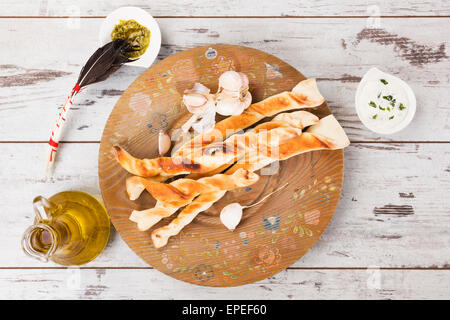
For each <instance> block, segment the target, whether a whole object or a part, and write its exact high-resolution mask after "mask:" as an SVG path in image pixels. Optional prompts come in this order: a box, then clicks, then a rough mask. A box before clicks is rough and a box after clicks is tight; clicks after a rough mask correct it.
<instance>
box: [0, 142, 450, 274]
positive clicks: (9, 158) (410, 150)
mask: <svg viewBox="0 0 450 320" xmlns="http://www.w3.org/2000/svg"><path fill="white" fill-rule="evenodd" d="M45 147H46V144H44V143H32V144H27V143H20V144H14V143H3V144H0V163H1V164H2V173H3V172H14V174H8V175H5V174H2V175H0V185H2V186H5V187H4V188H3V191H2V219H1V220H0V228H1V230H2V233H0V241H1V242H2V243H3V244H4V245H3V254H2V255H1V256H0V267H18V268H22V267H52V266H55V265H54V264H52V263H49V264H43V263H41V262H39V261H35V260H32V259H30V258H28V257H27V256H25V255H24V254H23V253H22V252H21V251H20V247H19V244H20V237H21V235H22V233H23V231H24V230H25V229H26V227H28V225H29V224H31V222H32V220H33V212H32V200H33V198H34V197H35V196H36V195H39V194H42V195H44V196H50V195H52V194H54V193H56V192H59V191H61V190H83V191H86V192H89V193H91V194H93V195H94V196H96V197H100V191H99V188H98V178H97V159H98V147H99V145H98V144H97V143H69V144H62V145H61V154H60V156H61V157H60V158H59V161H60V163H57V165H56V171H55V176H54V177H53V178H52V179H46V178H45V177H44V173H43V172H44V170H43V162H44V155H45V152H44V151H45V150H46V149H45ZM344 155H345V178H344V186H343V192H342V195H341V199H340V201H339V205H338V208H337V210H336V213H335V215H334V217H333V219H332V220H331V222H330V225H329V227H328V228H327V230H326V231H325V232H324V234H323V235H322V237H321V238H320V239H319V241H318V242H317V243H316V245H315V246H314V247H313V248H312V249H311V250H310V251H309V252H308V253H307V254H306V255H305V256H304V257H303V258H302V259H301V260H299V261H298V262H296V263H295V264H294V265H293V267H306V268H308V267H317V268H320V267H324V268H326V267H338V268H352V267H362V268H364V267H368V266H379V267H382V268H402V267H405V268H448V267H450V261H449V258H448V257H449V255H448V254H446V253H445V250H444V249H445V248H448V247H449V246H450V235H449V231H448V227H447V226H448V225H449V223H450V215H449V212H450V204H449V202H448V201H436V199H441V198H442V193H443V192H444V190H449V188H450V171H449V170H450V146H449V144H398V143H397V144H385V143H377V144H367V143H366V144H364V143H363V144H360V143H357V144H352V145H350V146H349V147H348V148H347V149H346V150H345V154H344ZM405 164H408V165H405ZM424 173H426V174H424ZM19 190H20V192H19ZM405 194H407V195H408V197H406V198H405V196H404V195H405ZM387 205H398V206H411V207H412V208H413V210H414V214H410V215H401V214H389V215H388V214H381V215H377V214H375V213H374V208H380V207H384V206H387ZM393 213H394V212H393ZM113 230H114V229H113ZM380 248H383V249H382V250H381V249H380ZM146 266H147V264H145V262H144V261H143V260H141V259H140V258H139V257H138V256H137V255H135V254H134V253H133V251H132V250H131V249H129V248H128V246H127V245H126V244H125V242H123V241H122V240H121V238H120V236H119V235H118V234H117V233H114V232H113V234H112V236H111V241H110V243H109V244H108V246H107V249H106V250H105V251H104V252H103V253H102V254H101V255H100V256H99V257H98V258H97V259H96V260H94V261H93V262H91V263H89V264H88V265H87V267H146Z"/></svg>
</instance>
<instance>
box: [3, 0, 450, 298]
mask: <svg viewBox="0 0 450 320" xmlns="http://www.w3.org/2000/svg"><path fill="white" fill-rule="evenodd" d="M392 2H393V1H372V0H366V1H354V0H341V1H332V0H320V1H312V0H311V1H300V0H297V1H293V0H284V1H266V0H246V1H233V0H221V1H218V0H210V1H198V2H196V1H190V0H166V1H154V0H152V1H148V0H134V1H125V0H120V1H114V4H111V3H112V1H87V0H79V1H76V3H77V5H74V3H75V2H71V1H52V0H41V1H38V0H33V1H31V0H28V1H18V0H1V1H0V15H1V17H0V48H1V51H0V172H1V174H0V187H1V190H2V192H1V196H0V203H1V205H0V208H1V211H0V212H1V213H0V214H1V219H0V231H1V232H0V243H1V249H2V250H1V254H0V298H2V299H5V298H18V299H31V298H39V299H41V298H43V299H55V298H63V299H68V298H77V299H78V298H80V299H106V298H113V299H117V298H120V299H121V298H125V299H192V298H194V299H220V298H222V299H227V298H234V299H236V298H237V299H245V298H253V299H306V298H318V299H325V298H331V299H333V298H334V299H336V298H340V299H348V298H361V299H366V298H377V299H379V298H381V299H400V298H407V299H410V298H438V299H444V298H449V296H450V264H449V257H450V200H449V191H450V123H449V116H450V104H449V103H450V91H449V85H450V61H449V55H450V53H449V49H448V46H449V39H450V2H449V1H446V0H442V1H434V0H433V1H431V0H409V1H408V0H401V1H395V4H394V3H392ZM358 3H359V4H358ZM125 5H136V6H141V7H142V8H144V9H147V10H149V11H150V12H151V13H152V14H153V15H154V16H155V17H156V18H157V20H158V23H159V24H160V27H161V30H162V36H163V45H162V49H161V52H160V56H159V59H162V58H165V57H167V56H168V55H170V54H173V53H175V52H178V51H180V50H184V49H187V48H192V47H195V46H199V45H206V44H212V43H230V44H240V45H246V46H250V47H254V48H257V49H261V50H264V51H267V52H269V53H271V54H274V55H276V56H278V57H280V58H281V59H284V60H285V61H287V62H288V63H290V64H292V65H293V66H295V67H296V68H298V69H299V70H300V71H302V72H303V73H304V74H305V75H306V76H308V77H317V78H318V83H319V87H320V89H321V91H322V93H323V94H324V96H325V97H326V98H327V99H328V101H329V104H330V106H331V107H332V109H333V112H334V114H335V115H336V117H337V118H338V119H339V120H340V122H341V124H342V125H343V126H344V128H345V130H346V132H347V133H348V135H349V137H350V139H351V141H352V145H351V146H350V147H349V148H347V149H346V151H345V182H344V188H343V192H342V197H341V200H340V203H339V206H338V209H337V211H336V214H335V216H334V218H333V220H332V222H331V224H330V225H329V227H328V229H327V230H326V232H325V233H324V235H323V236H322V238H321V239H320V240H319V241H318V242H317V244H316V245H315V246H314V247H313V248H312V249H311V250H310V251H309V252H308V253H307V254H306V255H305V256H304V257H303V258H302V259H301V260H299V261H298V262H296V263H295V264H294V265H292V266H291V267H290V268H288V269H287V270H285V271H283V272H281V273H279V274H278V275H276V276H275V277H272V278H269V279H266V280H264V281H261V282H258V283H254V284H251V285H247V286H245V287H235V288H206V287H198V286H194V285H190V284H186V283H182V282H180V281H177V280H174V279H172V278H169V277H168V276H166V275H164V274H162V273H160V272H159V271H157V270H154V269H152V268H151V267H149V266H148V265H146V264H145V263H144V262H143V261H142V260H141V259H140V258H139V257H137V256H136V255H135V254H134V253H133V251H131V250H130V249H129V248H128V247H127V245H126V244H125V243H124V242H123V241H122V240H121V239H120V236H119V235H118V234H117V233H113V235H112V238H111V241H110V243H109V245H108V247H107V249H106V250H105V251H104V252H103V253H102V255H101V256H99V257H98V258H97V259H96V260H95V261H93V262H91V263H89V264H88V265H85V266H83V267H82V268H81V269H76V268H75V269H67V268H63V267H60V266H57V265H54V264H51V263H49V264H43V263H40V262H38V261H35V260H32V259H30V258H28V257H26V256H25V255H24V254H23V253H22V252H21V250H20V237H21V235H22V233H23V231H24V230H25V228H26V227H27V226H28V225H29V224H30V223H31V222H32V219H33V212H32V208H31V201H32V199H33V197H34V196H36V195H39V194H42V195H45V196H50V195H52V194H54V193H56V192H58V191H62V190H68V189H79V190H84V191H86V192H89V193H91V194H94V195H96V196H98V197H100V193H99V187H98V178H97V155H98V147H99V140H100V136H101V133H102V129H103V126H104V124H105V122H106V119H107V117H108V115H109V113H110V111H111V109H112V108H113V106H114V104H115V102H116V101H117V99H118V98H119V96H120V95H121V93H122V92H123V90H125V89H126V88H127V87H128V85H129V84H130V83H131V82H132V81H133V80H134V79H135V78H136V77H137V76H138V75H139V74H140V73H141V72H142V71H143V70H142V69H138V68H132V67H123V68H122V69H121V70H120V71H119V72H117V73H116V74H115V75H113V76H112V77H111V78H110V79H108V81H106V82H104V83H100V84H97V85H93V86H91V87H89V88H88V89H86V90H85V91H84V92H83V94H82V95H80V96H79V97H78V99H77V103H76V104H75V105H74V107H73V109H74V111H73V113H72V117H71V119H70V121H69V128H68V130H67V131H66V135H65V138H64V143H63V144H62V147H61V150H60V151H61V152H60V154H59V156H60V158H59V160H60V163H59V165H57V168H56V172H55V175H54V177H53V178H51V179H46V178H45V177H44V154H45V150H46V142H47V140H48V137H49V132H50V129H51V127H52V125H53V122H54V120H55V116H56V110H57V108H60V106H61V104H62V103H63V101H64V98H65V95H66V94H67V92H68V91H69V90H70V88H71V85H73V82H74V80H75V79H76V78H77V75H78V72H79V70H80V67H81V66H82V65H83V64H84V62H85V60H86V58H87V57H88V56H89V55H90V54H91V53H92V52H93V50H94V49H95V48H97V45H98V43H97V31H98V29H99V26H100V23H101V21H102V18H103V17H104V16H105V15H107V14H108V13H109V12H111V11H112V10H114V9H115V8H117V7H120V6H125ZM373 15H381V18H379V19H377V18H376V17H374V16H373ZM369 16H370V17H369ZM374 27H376V28H374ZM371 66H379V67H380V68H381V69H383V70H385V71H387V72H391V73H394V74H396V75H399V76H400V77H401V78H403V79H404V80H406V81H407V82H408V83H410V85H411V86H412V88H413V89H414V91H415V92H416V95H417V100H418V110H417V113H416V117H415V119H414V120H413V122H412V124H411V125H410V126H409V127H408V128H407V129H405V130H404V131H402V132H400V133H398V134H395V135H393V136H379V135H376V134H374V133H371V132H369V131H368V130H366V129H365V128H364V127H363V126H362V124H361V123H360V121H359V120H358V118H357V116H356V114H355V110H354V104H353V100H354V94H355V90H356V86H357V84H358V82H359V80H360V78H361V76H362V75H363V74H364V72H365V71H367V70H368V69H369V68H370V67H371ZM395 206H400V207H395ZM380 208H385V209H386V210H380ZM396 208H401V209H402V210H399V209H396ZM381 212H383V213H381Z"/></svg>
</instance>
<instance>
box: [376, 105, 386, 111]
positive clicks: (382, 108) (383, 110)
mask: <svg viewBox="0 0 450 320" xmlns="http://www.w3.org/2000/svg"><path fill="white" fill-rule="evenodd" d="M378 108H380V110H383V111H384V110H386V108H382V107H381V106H378Z"/></svg>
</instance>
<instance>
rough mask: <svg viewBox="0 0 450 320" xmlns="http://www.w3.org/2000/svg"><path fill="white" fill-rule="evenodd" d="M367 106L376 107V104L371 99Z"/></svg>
mask: <svg viewBox="0 0 450 320" xmlns="http://www.w3.org/2000/svg"><path fill="white" fill-rule="evenodd" d="M369 106H371V107H372V108H376V107H377V105H376V104H375V102H373V101H370V102H369Z"/></svg>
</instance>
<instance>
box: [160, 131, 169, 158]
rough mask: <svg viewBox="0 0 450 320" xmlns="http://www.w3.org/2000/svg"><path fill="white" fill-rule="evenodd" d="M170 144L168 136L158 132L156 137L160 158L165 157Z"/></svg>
mask: <svg viewBox="0 0 450 320" xmlns="http://www.w3.org/2000/svg"><path fill="white" fill-rule="evenodd" d="M171 144H172V142H171V141H170V137H169V135H168V134H167V133H164V132H163V131H160V132H159V135H158V150H159V155H160V156H163V155H165V154H166V153H167V151H169V149H170V145H171Z"/></svg>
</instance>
